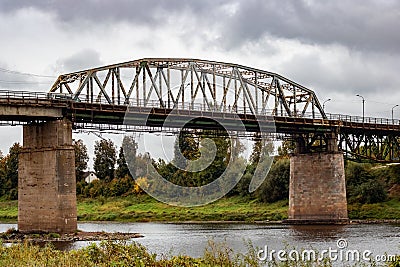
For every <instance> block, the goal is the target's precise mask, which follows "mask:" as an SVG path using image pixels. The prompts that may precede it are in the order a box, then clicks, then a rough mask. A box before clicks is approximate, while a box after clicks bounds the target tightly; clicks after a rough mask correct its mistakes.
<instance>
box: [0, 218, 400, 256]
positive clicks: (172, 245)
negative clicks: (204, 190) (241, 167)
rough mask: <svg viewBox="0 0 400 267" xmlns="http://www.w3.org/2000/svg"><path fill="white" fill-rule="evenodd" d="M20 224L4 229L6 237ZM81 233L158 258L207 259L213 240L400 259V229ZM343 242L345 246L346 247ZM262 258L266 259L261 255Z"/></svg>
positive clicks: (127, 228) (155, 227) (226, 226)
mask: <svg viewBox="0 0 400 267" xmlns="http://www.w3.org/2000/svg"><path fill="white" fill-rule="evenodd" d="M11 227H15V228H16V227H17V225H16V224H4V223H3V224H0V232H4V231H6V230H7V229H9V228H11ZM78 228H79V229H80V230H83V231H105V232H130V233H140V234H142V235H144V237H143V238H137V239H134V241H137V242H139V243H141V244H143V245H145V246H146V247H147V248H148V249H149V250H150V251H151V252H154V253H157V255H166V256H170V255H177V254H185V255H189V256H193V257H199V256H202V255H203V252H204V249H205V247H206V246H207V243H208V241H209V240H214V241H217V242H226V243H227V244H228V245H229V247H231V248H232V249H234V250H235V251H236V252H246V251H247V247H246V244H247V243H248V241H251V243H252V244H253V246H255V247H258V248H260V249H264V250H265V248H267V249H268V251H269V252H270V251H271V250H275V251H278V250H286V251H289V250H292V249H296V250H298V251H301V250H302V249H313V250H316V251H319V252H321V251H323V250H328V249H329V248H331V249H333V250H335V249H336V250H339V249H338V244H337V242H338V240H339V239H343V240H342V241H341V242H342V244H341V246H343V244H345V245H346V247H345V248H340V249H342V250H358V251H360V253H361V252H364V251H366V250H369V251H370V252H371V253H372V255H371V256H374V257H375V256H376V255H383V254H384V253H388V254H389V255H390V254H400V225H390V224H359V225H357V224H355V225H353V224H352V225H313V226H289V225H270V224H256V223H184V224H179V223H178V224H177V223H118V222H87V223H79V224H78ZM343 242H344V243H343ZM86 245H88V242H84V241H79V242H73V243H57V244H56V246H57V247H58V248H60V249H76V248H80V247H83V246H86ZM260 255H262V254H260Z"/></svg>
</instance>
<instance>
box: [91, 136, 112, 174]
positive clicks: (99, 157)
mask: <svg viewBox="0 0 400 267" xmlns="http://www.w3.org/2000/svg"><path fill="white" fill-rule="evenodd" d="M94 155H95V157H94V165H93V169H94V171H95V172H96V175H97V177H99V179H104V180H106V181H111V180H112V179H114V168H115V163H116V160H117V152H116V148H115V146H114V142H113V141H111V140H110V139H108V140H104V139H102V140H100V141H96V143H95V145H94Z"/></svg>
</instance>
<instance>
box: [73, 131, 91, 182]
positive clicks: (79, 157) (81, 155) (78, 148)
mask: <svg viewBox="0 0 400 267" xmlns="http://www.w3.org/2000/svg"><path fill="white" fill-rule="evenodd" d="M72 144H73V146H74V150H75V175H76V181H77V182H79V181H82V180H83V179H84V178H85V177H83V173H84V171H85V170H86V169H87V165H88V161H89V156H88V152H87V147H86V145H85V144H84V143H83V141H82V140H81V139H79V140H73V142H72Z"/></svg>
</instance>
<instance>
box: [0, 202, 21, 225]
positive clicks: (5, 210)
mask: <svg viewBox="0 0 400 267" xmlns="http://www.w3.org/2000/svg"><path fill="white" fill-rule="evenodd" d="M17 219H18V201H16V200H12V201H4V200H3V201H1V202H0V220H1V221H3V222H9V221H16V220H17Z"/></svg>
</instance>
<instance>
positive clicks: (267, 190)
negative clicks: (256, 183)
mask: <svg viewBox="0 0 400 267" xmlns="http://www.w3.org/2000/svg"><path fill="white" fill-rule="evenodd" d="M289 180H290V161H289V160H287V159H281V160H278V161H277V162H275V163H274V164H273V165H272V167H271V170H270V171H269V173H268V175H267V178H266V179H265V181H264V182H263V183H262V185H261V186H260V187H259V188H258V189H257V190H256V195H257V197H258V198H259V199H260V200H261V201H263V202H269V203H271V202H275V201H278V200H282V199H287V198H288V196H289Z"/></svg>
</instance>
